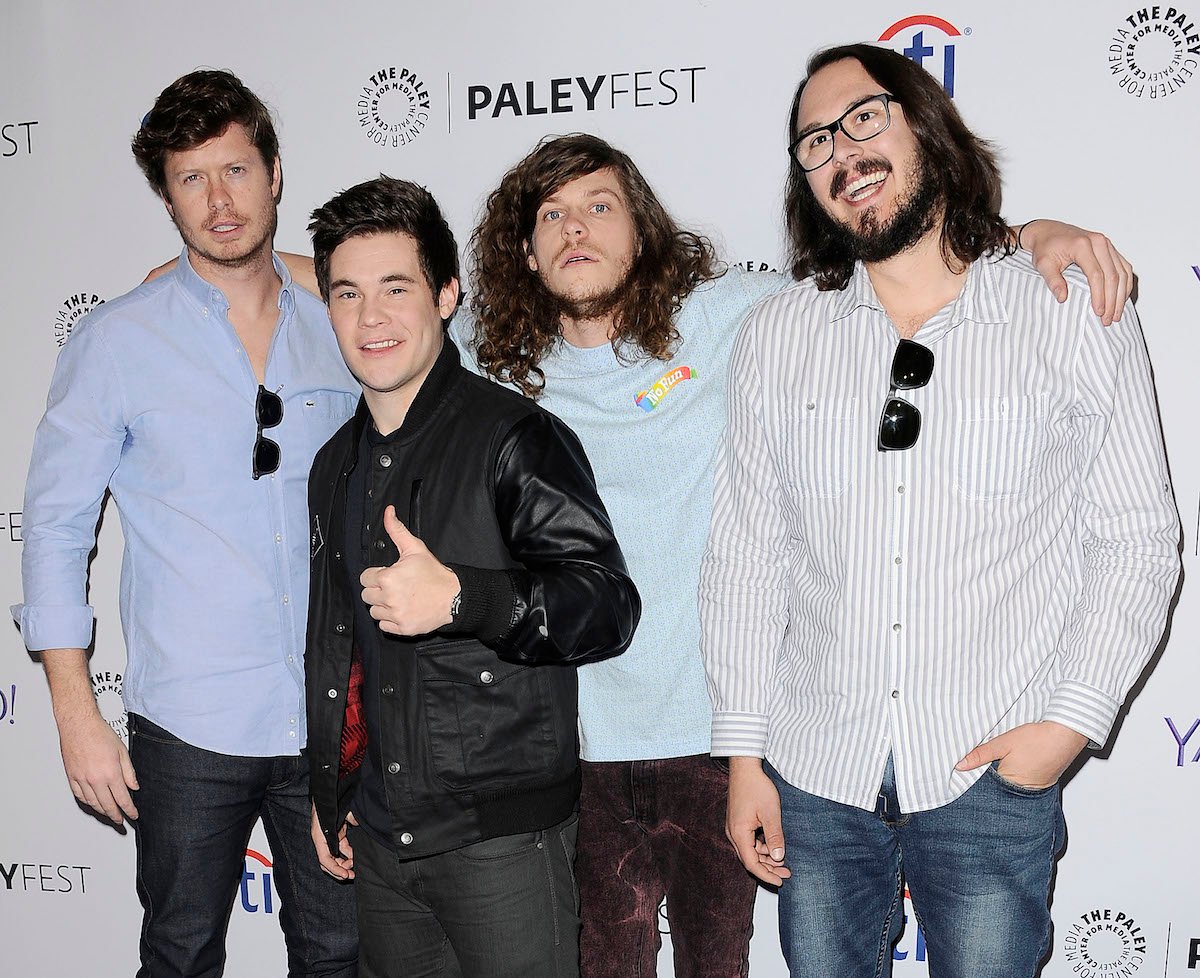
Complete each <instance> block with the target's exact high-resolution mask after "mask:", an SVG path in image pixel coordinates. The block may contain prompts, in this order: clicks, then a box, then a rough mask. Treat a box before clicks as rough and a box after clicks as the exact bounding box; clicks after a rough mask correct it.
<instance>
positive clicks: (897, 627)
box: [892, 622, 900, 632]
mask: <svg viewBox="0 0 1200 978" xmlns="http://www.w3.org/2000/svg"><path fill="white" fill-rule="evenodd" d="M892 631H893V632H898V631H900V622H894V623H893V624H892Z"/></svg>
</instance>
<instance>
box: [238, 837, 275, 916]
mask: <svg viewBox="0 0 1200 978" xmlns="http://www.w3.org/2000/svg"><path fill="white" fill-rule="evenodd" d="M252 859H253V860H255V861H256V862H258V863H259V865H260V866H261V867H262V868H260V869H257V870H254V869H251V862H250V861H251V860H252ZM271 866H272V863H271V860H270V859H268V858H267V857H266V856H264V855H263V854H262V853H261V852H255V851H254V850H253V849H247V850H246V861H245V864H244V865H243V868H242V885H241V898H242V909H243V910H245V911H246V913H274V912H275V890H274V888H273V887H272V885H271V873H270V869H271Z"/></svg>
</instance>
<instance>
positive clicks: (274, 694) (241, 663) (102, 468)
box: [12, 249, 359, 757]
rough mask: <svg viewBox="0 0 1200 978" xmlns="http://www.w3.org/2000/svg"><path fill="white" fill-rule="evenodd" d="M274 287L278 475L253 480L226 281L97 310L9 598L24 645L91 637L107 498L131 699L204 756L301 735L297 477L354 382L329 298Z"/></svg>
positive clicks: (189, 284)
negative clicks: (19, 592) (93, 580)
mask: <svg viewBox="0 0 1200 978" xmlns="http://www.w3.org/2000/svg"><path fill="white" fill-rule="evenodd" d="M275 269H276V272H277V274H278V275H279V276H280V278H281V279H282V281H283V287H282V288H281V290H280V293H279V324H278V326H277V328H276V330H275V335H274V337H273V339H272V341H271V347H270V351H269V353H268V355H267V366H266V383H265V386H266V387H267V389H268V390H271V391H276V392H278V394H279V396H280V397H281V398H282V399H283V403H284V414H283V422H282V423H281V424H280V425H279V426H278V427H276V428H271V429H269V430H268V431H267V432H266V434H267V436H268V437H270V438H271V439H273V440H274V441H276V442H278V443H279V445H280V448H281V450H282V462H281V465H280V468H279V470H278V472H276V473H275V474H273V475H269V476H264V477H263V478H261V479H259V480H257V481H255V480H254V479H253V478H252V477H251V473H252V469H251V455H252V450H253V446H254V441H255V436H256V433H257V423H256V421H255V414H254V405H255V398H256V395H257V391H258V381H257V379H256V378H255V375H254V370H253V368H252V367H251V365H250V359H249V357H248V356H247V355H246V351H245V349H244V347H243V346H242V344H241V341H240V340H239V339H238V337H237V334H236V333H235V332H234V329H233V326H232V325H231V324H230V322H229V319H228V316H227V313H228V308H229V305H228V302H227V301H226V299H225V296H224V295H223V294H222V293H221V291H220V290H219V289H216V288H214V287H213V286H211V285H210V284H209V283H207V282H205V281H204V280H203V279H202V278H200V276H198V275H197V274H196V273H195V271H193V269H192V268H191V266H190V264H189V263H188V260H187V253H186V249H185V252H184V254H183V256H182V257H181V258H180V261H179V265H178V267H177V268H176V269H175V270H174V271H173V272H171V273H169V274H167V275H164V276H162V277H161V278H159V279H157V280H155V281H153V282H150V283H148V284H146V285H142V286H139V287H138V288H136V289H134V290H133V291H132V292H129V293H128V294H126V295H124V296H122V297H121V298H119V299H116V300H113V301H111V302H107V303H105V304H104V305H102V306H100V307H99V308H98V309H96V310H95V311H94V312H93V313H92V314H91V315H89V316H88V317H87V318H86V319H85V320H83V321H82V322H80V323H79V325H78V326H77V327H76V328H75V330H74V331H73V333H72V336H71V339H70V341H69V342H68V343H67V344H66V346H65V347H64V348H63V351H62V353H61V355H60V356H59V360H58V364H57V367H56V369H55V371H54V378H53V380H52V381H51V385H50V396H49V399H48V402H47V407H46V414H45V416H44V417H43V419H42V421H41V424H40V425H39V426H38V429H37V434H36V436H35V438H34V445H33V456H32V460H31V463H30V468H29V481H28V483H27V484H26V488H25V508H24V553H23V559H22V573H23V578H24V590H25V603H24V604H23V605H16V606H14V608H13V609H12V610H13V615H14V617H15V618H17V620H18V621H19V622H20V625H21V631H22V634H23V636H24V638H25V643H26V645H27V646H28V647H29V648H30V649H33V650H40V649H51V648H84V647H86V646H87V645H88V644H89V643H90V642H91V638H92V609H91V608H90V607H89V606H88V604H87V599H86V594H85V587H86V581H87V561H88V554H89V552H90V551H91V549H92V547H93V546H94V543H95V528H96V521H97V518H98V515H99V512H100V505H101V502H102V499H103V496H104V491H105V489H110V490H111V491H112V496H113V500H114V502H115V503H116V506H117V511H118V513H119V514H120V518H121V527H122V530H123V533H124V537H125V553H124V559H123V562H122V567H121V598H120V600H121V621H122V624H123V626H124V632H125V644H126V651H127V654H128V663H127V666H126V669H125V676H124V690H125V703H126V707H127V708H128V709H129V710H130V711H131V712H136V713H139V714H141V715H143V716H145V717H147V718H148V719H150V720H152V721H153V722H154V723H157V724H159V725H160V726H162V727H164V728H166V729H167V730H169V731H171V732H172V733H174V734H175V735H176V736H178V737H180V738H181V739H182V740H184V741H186V742H187V743H189V744H192V745H194V746H197V747H202V748H205V749H207V750H213V751H217V752H220V753H223V754H241V755H246V756H264V757H265V756H273V755H282V754H296V753H298V752H299V750H300V748H302V747H303V746H304V743H305V735H306V730H305V711H304V673H303V662H304V642H305V620H306V611H307V603H308V555H309V537H308V500H307V484H308V470H309V466H310V465H311V463H312V459H313V455H314V454H316V451H317V449H318V448H319V447H320V446H321V445H322V444H324V442H325V441H326V440H327V439H328V438H329V437H330V435H332V434H333V432H334V431H335V430H337V428H338V426H339V425H340V424H341V423H342V422H343V421H345V420H346V418H347V417H349V415H350V414H351V412H352V411H353V409H354V406H355V403H356V401H357V398H358V394H359V388H358V385H357V383H355V381H354V379H353V377H351V375H350V373H349V372H348V371H347V370H346V368H345V365H344V364H343V362H342V358H341V355H340V354H339V352H338V348H337V343H336V341H335V339H334V336H333V330H332V329H331V327H330V325H329V319H328V317H327V315H326V312H325V308H324V306H322V305H321V304H320V302H318V301H317V300H316V299H315V298H313V297H312V296H311V295H309V294H308V293H307V292H304V291H303V290H302V289H299V288H297V287H295V286H293V284H292V282H291V277H290V276H289V275H288V272H287V269H286V268H285V267H284V265H283V264H282V262H280V261H279V259H278V258H276V259H275Z"/></svg>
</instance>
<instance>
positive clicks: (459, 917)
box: [350, 816, 579, 978]
mask: <svg viewBox="0 0 1200 978" xmlns="http://www.w3.org/2000/svg"><path fill="white" fill-rule="evenodd" d="M577 829H578V821H577V819H576V817H575V816H571V818H569V819H568V820H567V821H565V822H563V823H561V824H560V825H556V826H554V827H553V828H549V829H545V830H543V831H541V832H525V833H521V834H518V835H505V836H501V837H500V838H497V839H488V840H486V841H485V842H476V843H475V844H474V845H469V846H464V847H463V848H461V849H454V850H452V851H451V852H443V853H439V854H438V855H436V856H425V857H423V858H420V859H408V860H401V859H399V858H397V856H396V854H395V853H394V852H392V851H391V850H390V849H388V848H387V847H385V846H383V845H380V844H379V842H377V841H376V840H375V839H373V838H372V837H371V835H370V834H369V833H368V832H366V831H365V830H364V829H362V828H355V827H353V826H351V828H350V844H351V846H352V847H353V849H354V889H355V891H356V893H357V895H358V929H359V934H360V936H361V941H362V957H361V958H360V962H361V967H362V976H363V978H575V976H577V975H578V974H579V908H578V905H577V898H576V890H575V877H574V875H573V874H572V871H571V863H572V862H573V860H574V858H575V835H576V831H577Z"/></svg>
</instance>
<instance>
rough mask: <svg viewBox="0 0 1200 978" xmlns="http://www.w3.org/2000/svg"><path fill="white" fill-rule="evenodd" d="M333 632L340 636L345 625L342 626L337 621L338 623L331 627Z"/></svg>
mask: <svg viewBox="0 0 1200 978" xmlns="http://www.w3.org/2000/svg"><path fill="white" fill-rule="evenodd" d="M333 630H334V631H335V632H337V633H338V634H339V635H341V634H342V632H344V631H345V630H346V626H345V625H343V624H342V623H341V622H340V621H339V622H338V623H337V624H336V625H334V626H333Z"/></svg>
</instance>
